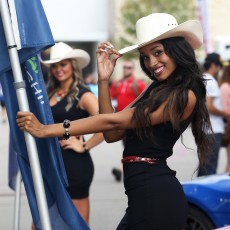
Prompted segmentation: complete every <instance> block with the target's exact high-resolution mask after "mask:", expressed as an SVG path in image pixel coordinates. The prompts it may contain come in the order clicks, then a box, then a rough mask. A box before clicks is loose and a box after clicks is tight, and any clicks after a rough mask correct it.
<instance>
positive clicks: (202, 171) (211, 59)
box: [198, 53, 230, 176]
mask: <svg viewBox="0 0 230 230" xmlns="http://www.w3.org/2000/svg"><path fill="white" fill-rule="evenodd" d="M222 67H223V65H222V62H221V58H220V55H219V54H217V53H210V54H208V55H207V56H206V58H205V61H204V70H205V72H204V79H205V80H206V83H205V84H206V94H207V96H206V106H207V109H208V111H209V115H210V121H211V125H212V129H213V133H214V139H215V140H214V141H213V143H212V145H211V146H210V155H209V158H208V162H207V163H206V164H205V165H204V166H203V167H200V168H199V170H198V176H204V175H211V174H215V173H216V170H217V163H218V156H219V150H220V147H221V142H222V137H223V133H224V119H225V120H226V121H227V122H229V121H230V114H229V113H226V112H225V111H224V110H223V108H222V104H221V92H220V88H219V85H218V81H217V76H218V73H219V71H220V70H221V69H222ZM211 137H212V134H211V133H210V138H211Z"/></svg>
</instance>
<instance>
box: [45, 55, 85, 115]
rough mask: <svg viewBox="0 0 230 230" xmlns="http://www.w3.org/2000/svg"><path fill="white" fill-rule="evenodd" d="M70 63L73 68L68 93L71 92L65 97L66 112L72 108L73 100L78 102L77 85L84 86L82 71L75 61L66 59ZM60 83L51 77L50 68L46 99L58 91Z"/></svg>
mask: <svg viewBox="0 0 230 230" xmlns="http://www.w3.org/2000/svg"><path fill="white" fill-rule="evenodd" d="M68 60H70V61H71V64H72V68H73V84H72V85H71V87H70V89H69V91H70V92H71V93H70V94H69V95H68V97H67V102H68V103H67V105H66V107H65V110H66V111H68V110H69V109H70V108H71V107H72V106H73V103H74V101H75V100H79V98H78V94H79V85H80V84H81V85H84V81H83V77H82V71H81V69H80V68H79V66H78V63H77V60H75V59H68ZM59 85H60V82H59V81H58V80H57V79H56V78H55V77H54V76H53V75H52V71H51V68H50V69H49V73H48V82H47V93H48V97H49V98H51V97H52V96H53V95H54V94H55V93H56V92H57V90H58V88H59Z"/></svg>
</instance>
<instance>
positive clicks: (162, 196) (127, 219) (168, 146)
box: [117, 92, 197, 230]
mask: <svg viewBox="0 0 230 230" xmlns="http://www.w3.org/2000/svg"><path fill="white" fill-rule="evenodd" d="M146 94H147V95H145V96H148V92H147V93H146ZM196 107H197V105H196V106H195V109H194V111H193V113H192V114H191V116H190V117H189V118H188V119H186V120H185V121H183V122H181V132H177V131H175V130H174V129H173V127H172V125H171V123H170V122H166V123H162V124H158V125H155V126H152V127H151V129H152V131H153V134H154V141H152V140H151V139H150V138H149V139H147V138H144V139H143V140H140V138H139V137H138V136H137V135H136V133H135V132H134V131H133V130H129V131H128V132H127V134H126V144H125V149H124V152H123V157H127V156H140V157H149V158H158V159H159V160H158V161H157V163H156V164H153V165H152V164H148V163H146V162H136V163H126V164H124V165H123V169H124V186H125V193H126V195H127V197H128V208H127V210H126V214H125V216H124V217H123V219H122V220H121V222H120V224H119V226H118V227H117V230H150V229H151V230H181V229H183V227H184V225H185V222H186V218H187V213H188V207H187V201H186V198H185V194H184V192H183V189H182V186H181V184H180V182H179V181H178V180H177V178H176V177H175V175H176V172H175V171H173V170H171V169H170V168H169V167H168V166H167V161H166V160H167V158H168V157H170V156H171V155H172V149H173V146H174V144H175V143H176V141H177V140H178V139H179V137H180V135H181V133H182V132H183V131H184V130H185V129H186V128H187V127H188V125H189V123H190V122H191V120H192V119H193V116H194V114H195V111H196Z"/></svg>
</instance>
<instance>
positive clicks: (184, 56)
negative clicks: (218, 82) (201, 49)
mask: <svg viewBox="0 0 230 230" xmlns="http://www.w3.org/2000/svg"><path fill="white" fill-rule="evenodd" d="M159 42H160V43H161V44H162V45H163V47H164V50H165V53H166V54H167V55H168V56H169V57H170V58H172V59H173V60H174V62H175V64H176V69H175V71H174V72H173V73H172V74H171V76H169V77H168V79H167V80H166V82H165V83H163V84H160V85H159V86H158V87H155V88H153V90H152V92H151V94H153V95H154V97H151V96H150V97H148V98H147V99H145V100H144V101H143V103H139V104H137V105H136V107H135V111H134V114H133V118H132V121H135V123H136V124H137V127H147V126H151V120H150V114H151V113H152V112H154V111H156V110H157V109H158V107H159V106H160V105H161V104H162V103H163V102H165V101H166V100H167V104H166V106H165V109H164V114H166V113H167V114H169V119H170V122H171V124H172V126H173V128H174V129H175V130H178V131H179V130H180V122H181V121H182V117H183V114H184V110H185V107H186V106H187V103H188V91H189V90H190V89H192V90H194V89H195V90H196V92H198V96H197V94H196V96H197V108H198V109H197V110H196V113H195V114H194V117H193V120H192V122H191V129H192V133H193V135H194V138H195V142H196V145H197V154H198V158H199V163H200V165H203V164H204V163H205V161H206V158H207V153H208V152H209V146H210V142H211V140H210V138H209V136H208V135H207V133H208V132H209V131H212V128H211V123H210V119H209V113H208V110H207V108H206V105H205V101H206V88H205V82H204V79H203V77H202V73H201V70H200V68H199V64H198V63H197V61H196V57H195V52H194V50H193V49H192V47H191V46H190V45H189V44H188V42H187V41H186V40H185V39H184V38H182V37H174V38H168V39H164V40H160V41H159ZM139 61H140V65H141V68H142V70H143V71H144V72H145V73H146V74H147V76H148V77H149V78H151V79H152V80H154V81H157V79H156V78H155V77H154V76H152V74H151V72H150V71H149V70H148V69H147V68H146V66H145V64H144V59H143V57H142V55H140V56H139ZM178 95H180V96H178ZM146 118H147V119H146ZM136 132H137V134H138V135H139V136H141V137H143V136H146V132H148V133H147V135H148V136H151V133H149V129H145V128H137V129H136Z"/></svg>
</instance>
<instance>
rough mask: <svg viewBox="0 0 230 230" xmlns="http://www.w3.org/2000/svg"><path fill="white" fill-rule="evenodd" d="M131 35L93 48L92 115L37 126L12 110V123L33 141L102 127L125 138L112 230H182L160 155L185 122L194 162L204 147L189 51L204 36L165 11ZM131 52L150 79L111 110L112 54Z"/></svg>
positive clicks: (199, 93) (168, 152)
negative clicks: (121, 199)
mask: <svg viewBox="0 0 230 230" xmlns="http://www.w3.org/2000/svg"><path fill="white" fill-rule="evenodd" d="M136 34H137V41H138V44H136V45H133V46H131V47H126V48H124V49H122V50H120V51H117V50H116V49H115V48H114V47H113V45H112V44H110V43H109V42H103V43H102V44H100V45H99V47H98V50H97V65H98V68H97V69H98V89H99V97H98V98H99V100H98V101H99V114H98V115H96V116H93V117H89V118H84V119H80V120H75V121H71V122H70V121H66V122H64V123H58V124H51V125H44V124H41V123H40V122H39V121H38V119H37V118H36V117H35V116H34V114H33V113H31V112H18V113H17V118H16V122H17V124H18V127H19V128H20V130H21V131H26V132H29V133H30V134H31V135H33V136H35V137H37V138H47V137H52V136H57V137H62V136H64V137H65V138H68V137H70V136H71V135H72V136H79V135H84V134H88V133H98V132H103V135H104V138H105V140H106V141H107V142H109V143H112V142H116V141H119V140H122V139H123V138H124V137H126V141H125V148H124V152H123V158H122V163H123V170H124V186H125V193H126V195H127V197H128V207H127V209H126V213H125V215H124V217H123V218H122V220H121V222H120V224H119V225H118V227H117V230H125V229H132V230H150V229H167V230H168V229H170V230H179V229H180V230H181V229H184V227H185V223H186V220H187V215H188V205H187V200H186V197H185V194H184V191H183V188H182V186H181V184H180V182H179V181H178V180H177V178H176V176H175V175H176V172H175V171H174V170H172V169H170V168H169V167H168V165H167V158H168V157H170V156H172V154H173V147H174V145H175V143H176V142H177V140H178V139H179V138H180V136H181V135H182V133H183V132H184V131H185V130H186V129H187V127H188V126H189V125H190V124H191V127H192V132H193V135H194V138H195V142H196V145H197V154H198V159H199V162H200V164H201V165H202V164H204V162H206V154H207V153H208V152H209V146H210V141H211V140H210V138H209V136H208V135H207V131H209V130H211V124H210V120H209V114H208V111H207V108H206V105H205V101H206V89H205V79H203V77H202V73H201V71H200V69H199V67H198V63H197V61H196V56H195V52H194V49H197V48H199V47H200V46H201V44H202V41H203V36H202V27H201V24H200V22H199V21H197V20H189V21H186V22H184V23H182V24H179V25H178V23H177V21H176V19H175V18H174V17H173V16H172V15H170V14H166V13H153V14H150V15H148V16H146V17H143V18H141V19H139V20H138V21H137V23H136ZM131 51H137V52H138V53H139V58H140V66H141V67H142V69H143V71H144V73H145V74H146V75H147V76H148V78H149V79H151V80H152V83H151V84H150V85H149V87H148V88H147V89H146V90H145V91H144V92H143V93H142V94H141V95H140V97H138V98H137V99H136V100H135V102H133V104H132V105H130V106H128V107H126V109H123V110H122V111H120V112H114V109H113V107H112V103H111V98H110V93H109V79H110V77H111V76H112V73H113V71H114V68H115V65H116V61H117V60H118V58H120V57H121V56H122V55H125V54H126V53H127V52H131ZM182 167H184V166H182Z"/></svg>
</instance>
